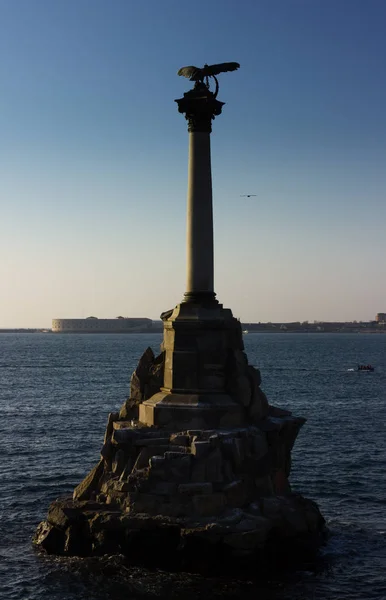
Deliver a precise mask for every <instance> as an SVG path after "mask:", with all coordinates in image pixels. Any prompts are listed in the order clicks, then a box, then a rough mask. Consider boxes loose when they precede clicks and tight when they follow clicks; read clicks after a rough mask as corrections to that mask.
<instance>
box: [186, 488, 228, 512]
mask: <svg viewBox="0 0 386 600" xmlns="http://www.w3.org/2000/svg"><path fill="white" fill-rule="evenodd" d="M225 507H226V499H225V496H224V494H221V493H214V494H207V495H198V496H193V510H194V512H195V513H196V514H197V515H199V516H202V517H207V516H212V515H219V514H220V513H222V512H223V510H224V509H225Z"/></svg>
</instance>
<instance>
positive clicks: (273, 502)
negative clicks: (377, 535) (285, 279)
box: [34, 63, 325, 572]
mask: <svg viewBox="0 0 386 600" xmlns="http://www.w3.org/2000/svg"><path fill="white" fill-rule="evenodd" d="M239 66H240V65H239V64H238V63H222V64H220V65H212V66H208V65H205V66H204V68H202V69H199V68H197V67H184V68H182V69H180V71H179V72H178V74H179V75H182V76H185V77H188V78H189V79H190V80H191V81H194V87H193V89H191V90H190V91H188V92H186V93H185V94H184V95H183V97H182V98H180V99H178V100H176V102H177V105H178V110H179V112H180V113H183V114H184V115H185V117H186V120H187V122H188V131H189V169H188V201H187V278H186V292H185V295H184V297H183V299H182V301H181V302H180V303H179V304H178V305H177V306H176V307H175V308H174V309H173V310H169V311H167V312H164V313H163V314H162V315H161V318H162V320H163V325H164V334H163V342H162V346H161V353H160V354H159V355H158V356H157V357H155V355H154V354H153V351H152V350H151V349H150V348H148V349H147V350H146V351H145V353H144V354H143V356H142V358H141V359H140V361H139V364H138V366H137V368H136V370H135V371H134V373H133V375H132V377H131V391H130V397H129V398H128V399H127V400H126V401H125V403H124V404H123V406H122V408H121V411H120V412H119V413H110V415H109V418H108V423H107V429H106V434H105V439H104V443H103V446H102V449H101V457H100V460H99V462H98V464H97V465H96V466H95V467H94V468H93V469H92V471H91V472H90V473H89V474H88V475H87V477H86V478H85V479H84V480H83V481H82V482H81V483H80V484H79V485H78V486H77V488H76V489H75V490H74V493H73V496H72V498H64V499H62V500H56V501H55V502H53V503H52V504H51V506H50V508H49V511H48V516H47V520H46V521H43V522H42V523H41V524H40V525H39V527H38V529H37V532H36V534H35V537H34V543H35V544H36V545H37V546H38V547H40V548H42V549H44V550H45V551H46V552H48V553H54V554H59V555H66V556H73V555H79V556H88V555H103V554H111V553H121V554H124V555H125V556H127V557H128V560H130V561H131V562H133V563H142V564H151V565H155V566H166V567H168V568H172V569H185V570H191V571H195V570H200V571H203V570H208V569H209V570H211V572H215V571H220V572H221V571H222V570H224V569H226V570H229V566H231V567H232V568H233V569H237V568H242V569H245V568H247V567H248V568H250V569H251V570H252V572H256V571H257V570H258V567H260V568H265V566H266V565H272V564H274V563H275V562H276V561H277V560H278V559H279V557H282V558H283V559H285V561H287V560H288V557H289V556H291V557H292V558H294V557H300V556H305V555H306V556H307V557H308V556H309V553H310V552H311V551H312V552H317V549H318V547H319V546H320V544H321V543H322V542H323V540H324V536H325V525H324V519H323V517H322V515H321V514H320V511H319V509H318V507H317V505H316V504H315V503H314V502H312V501H311V500H308V499H306V498H304V497H303V496H301V495H300V494H295V493H293V492H292V491H291V486H290V483H289V479H288V478H289V474H290V469H291V450H292V447H293V444H294V442H295V439H296V437H297V434H298V432H299V429H300V428H301V427H302V425H303V424H304V422H305V419H304V418H302V417H296V416H294V415H292V413H291V412H289V411H287V410H283V409H281V408H278V407H274V406H271V405H270V404H269V402H268V400H267V398H266V396H265V394H264V392H263V391H262V390H261V388H260V384H261V376H260V372H259V370H258V369H256V368H254V367H253V366H252V365H250V364H249V363H248V358H247V356H246V354H245V352H244V345H243V337H242V331H241V324H240V323H239V321H237V319H235V318H234V317H233V315H232V312H231V310H230V309H228V308H224V307H223V306H222V304H220V303H219V302H218V300H217V299H216V295H215V292H214V268H213V209H212V179H211V153H210V134H211V128H212V121H213V119H214V118H215V117H216V116H218V115H220V114H221V111H222V107H223V103H222V102H220V101H219V100H217V94H218V90H219V85H218V79H217V75H219V74H220V73H222V72H226V71H235V70H237V69H238V68H239ZM212 79H213V80H214V82H215V90H214V91H212V90H211V87H210V80H212ZM161 547H162V550H161V551H160V548H161Z"/></svg>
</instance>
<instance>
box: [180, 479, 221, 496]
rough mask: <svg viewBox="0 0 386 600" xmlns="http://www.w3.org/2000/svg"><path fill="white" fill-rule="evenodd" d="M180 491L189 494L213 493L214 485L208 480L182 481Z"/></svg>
mask: <svg viewBox="0 0 386 600" xmlns="http://www.w3.org/2000/svg"><path fill="white" fill-rule="evenodd" d="M178 493H179V494H184V495H187V496H194V495H199V494H212V493H213V486H212V484H211V483H208V482H201V483H180V485H179V486H178Z"/></svg>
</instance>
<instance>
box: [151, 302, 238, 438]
mask: <svg viewBox="0 0 386 600" xmlns="http://www.w3.org/2000/svg"><path fill="white" fill-rule="evenodd" d="M162 350H163V352H164V354H165V358H164V383H163V386H162V388H161V389H160V391H159V392H158V393H157V394H155V395H154V396H153V397H152V398H150V399H147V400H145V401H144V402H143V403H142V404H140V406H139V420H140V422H141V423H143V424H146V425H156V426H161V427H167V428H176V427H177V428H178V427H180V428H183V427H187V428H190V429H194V428H200V429H203V428H204V429H205V428H207V429H209V428H211V427H231V426H234V427H237V426H240V425H242V424H243V423H244V422H245V417H246V415H245V410H244V408H243V406H241V405H240V404H237V403H236V402H235V400H234V399H233V398H232V397H231V395H230V394H229V391H228V390H227V369H228V368H229V361H230V357H231V355H232V353H234V351H239V352H242V351H243V342H242V335H241V329H240V323H239V322H238V321H237V320H236V319H235V318H234V317H233V316H232V312H231V311H230V310H229V309H224V308H223V307H222V305H221V304H218V303H214V304H213V305H212V306H209V307H206V306H202V305H201V304H196V303H194V302H192V301H190V302H183V303H181V304H179V305H178V306H176V308H175V309H174V310H173V312H172V314H171V315H170V316H169V318H167V319H166V320H165V321H164V339H163V344H162Z"/></svg>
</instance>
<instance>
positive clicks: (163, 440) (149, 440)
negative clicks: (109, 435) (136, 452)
mask: <svg viewBox="0 0 386 600" xmlns="http://www.w3.org/2000/svg"><path fill="white" fill-rule="evenodd" d="M133 443H134V446H167V447H168V448H169V436H168V437H158V438H154V437H139V438H136V439H134V440H133Z"/></svg>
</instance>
